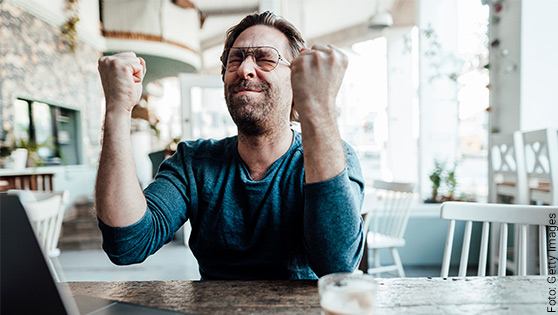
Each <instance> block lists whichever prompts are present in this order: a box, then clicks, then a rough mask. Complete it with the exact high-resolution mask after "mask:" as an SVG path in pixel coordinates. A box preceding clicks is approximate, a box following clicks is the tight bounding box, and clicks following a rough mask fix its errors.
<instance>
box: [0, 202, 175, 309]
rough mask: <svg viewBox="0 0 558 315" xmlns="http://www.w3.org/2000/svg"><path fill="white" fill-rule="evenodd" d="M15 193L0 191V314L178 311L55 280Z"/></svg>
mask: <svg viewBox="0 0 558 315" xmlns="http://www.w3.org/2000/svg"><path fill="white" fill-rule="evenodd" d="M46 259H47V258H46V257H45V256H44V254H43V251H42V249H41V247H40V245H39V242H38V241H37V238H36V236H35V233H34V232H33V228H32V226H31V223H30V222H29V219H28V217H27V214H26V213H25V209H24V208H23V205H22V204H21V201H20V200H19V197H18V196H16V195H9V194H0V314H6V315H7V314H140V315H141V314H182V313H177V312H172V311H166V310H161V309H155V308H149V307H143V306H140V305H135V304H130V303H123V302H117V301H111V300H106V299H102V298H97V297H91V296H76V297H72V295H71V293H70V289H69V287H68V286H67V285H65V284H63V283H57V282H56V281H55V280H54V277H53V274H52V272H51V269H50V264H48V262H47V260H46Z"/></svg>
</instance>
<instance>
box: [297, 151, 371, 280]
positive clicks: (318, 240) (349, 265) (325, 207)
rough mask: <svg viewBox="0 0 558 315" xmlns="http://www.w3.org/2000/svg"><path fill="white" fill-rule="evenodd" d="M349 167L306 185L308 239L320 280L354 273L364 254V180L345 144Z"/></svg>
mask: <svg viewBox="0 0 558 315" xmlns="http://www.w3.org/2000/svg"><path fill="white" fill-rule="evenodd" d="M345 152H346V168H345V170H344V171H343V172H342V173H341V174H339V175H337V176H336V177H333V178H331V179H329V180H326V181H322V182H317V183H311V184H304V238H305V245H306V248H307V252H308V256H309V257H308V260H309V263H310V267H311V268H312V270H313V271H314V272H315V273H316V275H317V276H318V277H321V276H323V275H326V274H328V273H332V272H353V271H354V270H355V269H356V268H357V267H358V264H359V262H360V259H361V257H362V254H363V246H362V245H363V242H364V233H363V222H362V217H361V215H360V212H361V207H362V202H363V198H364V180H363V177H362V172H361V169H360V164H359V162H358V158H357V156H356V154H355V152H354V150H353V149H352V148H351V147H350V146H349V145H348V144H345Z"/></svg>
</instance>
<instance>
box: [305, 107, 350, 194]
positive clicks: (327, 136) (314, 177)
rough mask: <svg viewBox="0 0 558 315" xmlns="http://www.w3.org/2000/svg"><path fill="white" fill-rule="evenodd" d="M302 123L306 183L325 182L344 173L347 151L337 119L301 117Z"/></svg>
mask: <svg viewBox="0 0 558 315" xmlns="http://www.w3.org/2000/svg"><path fill="white" fill-rule="evenodd" d="M323 114H324V113H322V115H323ZM300 123H301V131H302V146H303V154H304V169H305V182H306V183H314V182H320V181H325V180H328V179H331V178H333V177H335V176H337V175H339V174H340V173H341V172H343V170H344V169H345V151H344V148H343V141H342V140H341V136H340V135H339V130H338V129H337V123H336V120H335V118H334V117H312V116H310V117H301V121H300Z"/></svg>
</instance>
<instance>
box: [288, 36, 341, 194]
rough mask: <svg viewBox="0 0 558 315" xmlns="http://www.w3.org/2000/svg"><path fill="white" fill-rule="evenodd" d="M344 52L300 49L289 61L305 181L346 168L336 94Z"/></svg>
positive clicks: (328, 176) (330, 48)
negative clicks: (290, 62) (294, 57)
mask: <svg viewBox="0 0 558 315" xmlns="http://www.w3.org/2000/svg"><path fill="white" fill-rule="evenodd" d="M347 64H348V59H347V56H346V55H345V54H344V53H342V52H341V51H340V50H339V49H337V48H335V47H333V46H329V45H328V46H322V45H314V46H313V47H312V49H303V50H302V51H301V53H300V55H299V56H298V58H296V59H295V60H294V61H293V63H292V65H291V69H292V72H291V82H292V87H293V100H294V106H295V108H296V110H297V111H298V113H299V115H300V127H301V130H302V145H303V148H304V150H303V153H304V169H305V182H306V183H314V182H319V181H324V180H328V179H331V178H333V177H335V176H337V175H339V174H340V173H341V172H342V171H343V170H344V169H345V153H344V149H343V142H342V141H341V136H340V135H339V130H338V128H337V117H336V116H337V115H336V112H335V98H336V96H337V92H338V91H339V88H340V86H341V82H342V81H343V76H344V75H345V69H346V68H347Z"/></svg>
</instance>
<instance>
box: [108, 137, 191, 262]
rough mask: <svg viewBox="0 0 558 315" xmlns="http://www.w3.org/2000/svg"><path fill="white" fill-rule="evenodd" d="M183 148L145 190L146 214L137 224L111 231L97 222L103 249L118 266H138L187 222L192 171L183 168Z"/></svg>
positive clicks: (181, 146)
mask: <svg viewBox="0 0 558 315" xmlns="http://www.w3.org/2000/svg"><path fill="white" fill-rule="evenodd" d="M186 161H188V160H186V159H185V153H184V146H183V144H182V143H181V145H179V147H178V150H177V153H176V154H174V155H173V156H172V157H171V158H169V159H167V160H165V161H164V162H163V163H162V164H161V167H160V169H159V173H158V174H157V176H156V178H155V181H153V182H152V183H151V184H150V185H149V186H148V187H146V188H145V190H144V195H145V199H146V202H147V210H146V212H145V214H144V216H143V217H142V218H141V219H140V220H139V221H138V222H136V223H134V224H132V225H129V226H126V227H111V226H108V225H106V224H105V223H104V222H102V221H101V220H100V219H98V220H99V228H100V230H101V233H102V235H103V249H104V251H105V252H106V253H107V255H108V257H109V259H110V260H111V261H112V262H113V263H115V264H117V265H128V264H133V263H140V262H142V261H144V260H145V259H146V258H147V257H148V256H149V255H151V254H153V253H155V252H156V251H157V250H159V249H160V248H161V247H162V246H163V245H164V244H165V243H168V242H170V241H171V240H172V237H173V235H174V233H175V232H176V231H177V230H178V229H179V228H180V227H181V226H182V225H183V224H184V222H186V218H187V214H186V210H187V205H188V204H189V197H188V180H187V176H186V174H187V173H188V172H191V167H189V165H186V164H187V162H186Z"/></svg>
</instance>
